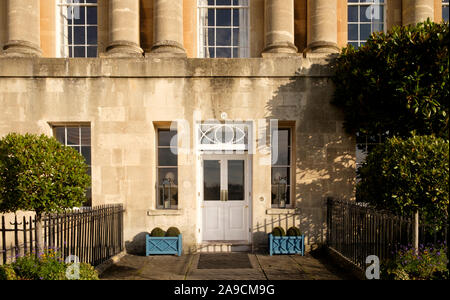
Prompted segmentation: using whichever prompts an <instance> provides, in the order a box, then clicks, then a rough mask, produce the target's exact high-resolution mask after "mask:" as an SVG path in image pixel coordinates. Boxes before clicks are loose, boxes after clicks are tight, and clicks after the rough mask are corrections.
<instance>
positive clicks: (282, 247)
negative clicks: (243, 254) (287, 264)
mask: <svg viewBox="0 0 450 300" xmlns="http://www.w3.org/2000/svg"><path fill="white" fill-rule="evenodd" d="M269 252H270V256H272V255H273V254H301V255H305V235H301V236H273V235H272V234H271V233H270V234H269Z"/></svg>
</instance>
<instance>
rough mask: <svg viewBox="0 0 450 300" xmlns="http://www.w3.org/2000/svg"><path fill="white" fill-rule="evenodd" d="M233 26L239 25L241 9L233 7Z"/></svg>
mask: <svg viewBox="0 0 450 300" xmlns="http://www.w3.org/2000/svg"><path fill="white" fill-rule="evenodd" d="M233 26H239V9H233Z"/></svg>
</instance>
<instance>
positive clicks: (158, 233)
mask: <svg viewBox="0 0 450 300" xmlns="http://www.w3.org/2000/svg"><path fill="white" fill-rule="evenodd" d="M165 235H166V232H165V231H164V230H162V229H161V228H159V227H155V228H153V230H152V232H150V236H152V237H163V236H165Z"/></svg>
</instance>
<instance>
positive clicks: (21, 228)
mask: <svg viewBox="0 0 450 300" xmlns="http://www.w3.org/2000/svg"><path fill="white" fill-rule="evenodd" d="M123 212H124V210H123V206H122V205H121V204H114V205H102V206H97V207H92V208H91V207H86V208H79V209H73V210H70V211H68V212H65V213H61V214H47V215H46V216H45V217H44V218H43V237H44V241H43V242H44V249H46V250H48V249H53V250H55V251H56V252H57V253H58V254H59V255H60V256H61V257H62V258H64V259H65V258H66V257H69V256H71V255H75V256H77V257H78V259H79V261H80V262H86V263H90V264H91V265H94V266H96V265H99V264H101V263H102V262H104V261H106V260H108V259H109V258H111V257H112V256H114V255H116V254H118V253H120V252H121V251H123V249H124V245H123V244H124V243H123ZM30 253H35V254H36V253H37V249H36V226H35V218H34V216H23V217H21V218H18V217H17V216H15V217H14V220H13V221H10V222H6V220H5V216H2V217H1V223H0V264H5V263H7V262H11V261H13V260H14V259H15V258H16V257H19V256H23V255H27V254H30Z"/></svg>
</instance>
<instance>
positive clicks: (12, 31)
mask: <svg viewBox="0 0 450 300" xmlns="http://www.w3.org/2000/svg"><path fill="white" fill-rule="evenodd" d="M6 24H7V30H6V35H7V42H6V44H5V45H4V47H3V49H4V50H5V52H4V54H5V55H7V56H41V55H42V50H41V48H40V45H41V38H40V6H39V0H7V1H6Z"/></svg>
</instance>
